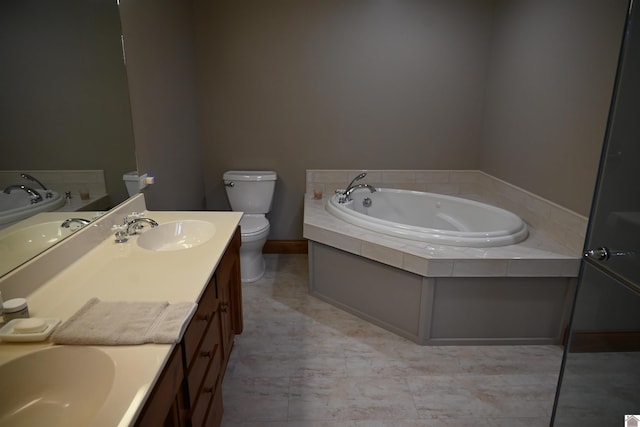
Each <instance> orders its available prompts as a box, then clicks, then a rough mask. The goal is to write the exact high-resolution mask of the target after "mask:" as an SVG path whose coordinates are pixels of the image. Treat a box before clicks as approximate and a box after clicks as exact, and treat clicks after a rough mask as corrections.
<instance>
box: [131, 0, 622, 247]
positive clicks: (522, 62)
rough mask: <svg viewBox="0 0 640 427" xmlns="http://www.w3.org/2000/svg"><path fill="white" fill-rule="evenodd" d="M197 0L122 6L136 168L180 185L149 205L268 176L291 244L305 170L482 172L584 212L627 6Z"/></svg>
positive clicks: (217, 199) (567, 1) (217, 204)
mask: <svg viewBox="0 0 640 427" xmlns="http://www.w3.org/2000/svg"><path fill="white" fill-rule="evenodd" d="M194 2H195V3H194V9H193V10H194V13H193V16H190V15H189V9H188V8H189V5H188V2H177V1H173V2H171V1H165V2H157V1H156V2H152V3H153V8H151V6H150V5H146V3H148V2H144V1H142V3H139V2H136V3H137V4H145V5H146V6H144V7H141V8H140V10H139V11H138V13H137V14H136V15H135V16H134V15H133V13H132V10H131V9H132V5H131V4H130V3H132V2H131V0H126V1H125V2H123V3H124V6H123V7H122V14H123V26H124V29H125V39H126V40H127V51H128V52H129V54H128V55H129V73H130V81H131V92H132V104H133V110H134V124H135V126H134V129H135V131H136V145H137V158H138V162H139V164H140V165H141V166H143V167H141V170H147V169H148V170H149V171H150V172H151V173H152V174H154V175H156V177H159V178H161V179H162V180H164V179H165V178H166V179H171V180H175V182H176V184H177V185H176V186H174V187H172V188H170V189H169V190H171V191H166V188H163V187H161V186H160V180H159V184H157V185H156V187H152V189H150V190H149V193H148V194H149V195H150V196H151V195H153V196H154V197H153V198H152V202H151V203H150V207H151V208H153V209H157V208H158V207H157V206H163V207H170V206H176V208H179V207H178V206H180V205H179V204H177V203H175V202H174V201H173V199H174V198H175V197H176V190H181V191H185V192H188V193H192V195H193V197H192V198H193V199H194V200H195V199H197V198H198V197H201V195H202V193H197V192H198V186H197V185H195V184H196V181H197V178H198V177H200V176H202V177H203V178H204V194H205V196H206V207H207V208H208V209H228V204H227V201H226V197H225V194H224V188H223V186H222V183H221V176H222V173H223V172H224V171H225V170H228V169H274V170H276V171H277V172H278V174H279V177H280V179H279V181H278V183H277V189H276V197H275V201H274V207H273V211H272V213H271V214H270V215H269V217H270V220H271V223H272V232H271V235H270V238H271V239H296V238H300V237H301V235H302V232H301V229H302V195H303V192H304V180H305V174H304V171H305V169H311V168H323V169H338V168H340V169H344V168H348V169H365V168H370V169H482V170H485V171H486V172H488V173H491V174H493V175H495V176H497V177H498V178H502V179H505V180H507V181H509V182H512V183H514V184H516V185H519V186H521V187H524V188H525V189H528V190H530V191H533V192H535V193H537V194H540V195H542V196H544V197H547V198H549V199H550V200H552V201H554V202H556V203H558V204H560V205H563V206H566V207H568V208H570V209H573V210H575V211H577V212H579V213H582V214H585V215H586V214H588V206H589V204H590V201H591V193H592V189H593V182H594V181H595V175H596V169H597V159H598V157H599V154H600V146H601V144H602V137H603V132H604V126H605V123H606V116H607V110H608V106H609V98H610V95H611V89H612V82H613V77H614V75H615V68H616V58H617V53H618V46H619V42H620V37H621V31H622V25H623V23H624V8H625V5H626V0H612V1H607V2H603V1H597V0H591V1H583V0H563V1H558V0H554V1H551V0H545V1H541V0H502V1H489V0H487V1H477V0H459V1H446V2H443V1H437V0H424V1H411V0H403V1H395V2H356V1H344V0H343V1H338V0H325V1H320V0H317V1H311V0H309V1H305V2H299V1H293V0H279V1H274V2H268V3H265V2H262V1H258V0H247V1H244V2H237V1H231V0H220V1H215V2H212V1H207V0H194ZM141 9H145V10H144V11H142V10H141ZM150 10H153V13H149V11H150ZM145 13H146V15H145ZM127 15H129V16H127ZM158 15H159V16H160V18H158ZM192 18H193V23H190V19H192ZM164 20H167V22H164ZM151 21H153V22H151ZM127 22H128V23H127ZM191 24H193V26H192V27H191ZM192 29H193V31H194V34H192ZM129 30H131V31H132V32H135V33H136V34H137V35H136V36H135V37H140V38H139V40H138V44H137V47H136V49H134V50H130V45H131V43H130V42H129V39H130V37H131V36H132V34H130V33H129ZM174 32H175V34H174ZM140 34H145V36H144V37H141V36H140ZM192 37H193V40H192V39H191V38H192ZM190 41H194V45H195V52H194V51H193V48H192V46H191V45H190V44H189V43H190ZM138 55H140V56H141V58H137V56H138ZM134 58H135V59H134ZM134 61H135V62H136V63H138V64H140V63H143V64H144V66H138V65H136V66H135V67H134ZM194 61H195V65H194ZM136 68H137V70H136ZM192 72H194V73H195V74H196V75H197V86H195V87H194V86H193V85H192V84H191V82H190V81H189V80H188V79H189V78H191V73H192ZM133 73H135V75H134V78H131V74H133ZM138 86H140V87H138ZM158 88H161V89H162V90H160V91H158ZM196 98H197V99H198V108H197V109H196V108H195V107H194V106H190V105H188V102H189V101H190V100H195V99H196ZM198 114H199V117H200V119H199V123H198V120H197V118H196V116H198ZM191 126H199V127H198V131H199V132H200V134H199V135H195V132H196V131H194V129H192V128H191ZM196 138H200V141H201V151H200V148H199V147H200V145H199V144H197V143H196V142H195V139H196ZM140 144H144V145H143V146H142V147H143V148H141V145H140ZM183 152H189V153H191V155H189V156H187V157H186V158H184V159H182V158H180V157H176V153H179V155H180V156H182V155H186V154H185V153H183ZM194 153H197V156H199V155H200V154H202V160H200V159H199V158H196V157H194ZM175 159H178V160H179V162H177V163H178V164H177V165H176V164H174V160H175ZM186 174H192V175H193V176H191V177H190V178H187V177H185V175H186ZM189 183H190V184H193V188H191V187H189V186H188V185H186V184H189ZM167 185H168V184H167ZM154 191H155V193H152V192H154ZM184 205H185V204H184V203H183V204H182V206H184ZM180 208H182V209H184V207H180Z"/></svg>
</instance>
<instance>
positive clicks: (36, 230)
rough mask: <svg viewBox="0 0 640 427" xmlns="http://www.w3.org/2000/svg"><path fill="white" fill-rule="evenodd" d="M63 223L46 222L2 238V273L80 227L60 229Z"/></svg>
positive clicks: (0, 268) (0, 266) (0, 264)
mask: <svg viewBox="0 0 640 427" xmlns="http://www.w3.org/2000/svg"><path fill="white" fill-rule="evenodd" d="M60 224H62V221H61V220H60V221H51V222H44V223H41V224H34V225H32V226H30V227H25V228H21V229H19V230H16V231H13V232H11V233H9V234H6V235H4V236H2V237H0V271H9V270H11V269H12V268H15V267H16V266H18V265H20V264H21V263H23V262H24V261H25V260H28V259H30V258H31V257H33V256H35V255H37V254H39V253H40V252H42V251H43V250H45V249H47V248H49V247H50V246H51V245H53V244H54V243H57V242H58V241H60V240H62V239H64V238H65V237H67V236H68V235H70V234H72V233H73V232H74V231H76V230H77V229H78V228H79V227H77V224H72V226H71V227H69V228H63V227H60Z"/></svg>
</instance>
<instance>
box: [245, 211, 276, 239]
mask: <svg viewBox="0 0 640 427" xmlns="http://www.w3.org/2000/svg"><path fill="white" fill-rule="evenodd" d="M268 230H269V221H268V220H267V218H265V216H264V215H260V214H258V215H251V214H245V215H244V216H243V217H242V219H241V220H240V235H241V237H242V238H243V239H244V238H251V237H254V236H258V235H261V234H264V232H265V231H267V232H268Z"/></svg>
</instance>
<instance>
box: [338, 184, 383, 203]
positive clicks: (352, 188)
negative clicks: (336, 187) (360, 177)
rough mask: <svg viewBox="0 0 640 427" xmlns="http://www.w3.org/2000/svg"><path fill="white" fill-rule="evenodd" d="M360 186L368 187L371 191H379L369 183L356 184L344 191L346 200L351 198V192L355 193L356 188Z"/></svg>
mask: <svg viewBox="0 0 640 427" xmlns="http://www.w3.org/2000/svg"><path fill="white" fill-rule="evenodd" d="M360 188H366V189H368V190H369V191H371V192H372V193H375V192H376V191H377V190H376V189H375V187H374V186H373V185H369V184H358V185H354V186H352V187H351V188H349V189H348V190H347V191H345V192H344V197H345V200H351V193H353V192H354V191H356V190H358V189H360Z"/></svg>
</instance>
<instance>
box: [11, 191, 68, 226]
mask: <svg viewBox="0 0 640 427" xmlns="http://www.w3.org/2000/svg"><path fill="white" fill-rule="evenodd" d="M35 191H37V192H38V193H39V194H40V196H41V197H42V200H41V201H39V202H38V203H31V196H30V195H29V194H27V193H26V192H24V191H22V190H17V189H16V190H13V191H11V192H10V193H9V194H7V193H5V192H3V191H2V190H0V228H4V227H7V226H9V225H11V224H13V223H15V222H18V221H21V220H23V219H26V218H29V217H30V216H33V215H35V214H37V213H40V212H49V211H54V210H57V209H59V208H60V207H62V206H64V204H65V199H64V197H62V195H61V194H60V193H58V192H56V191H49V194H50V196H49V197H47V194H46V193H47V192H45V191H44V190H35Z"/></svg>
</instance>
